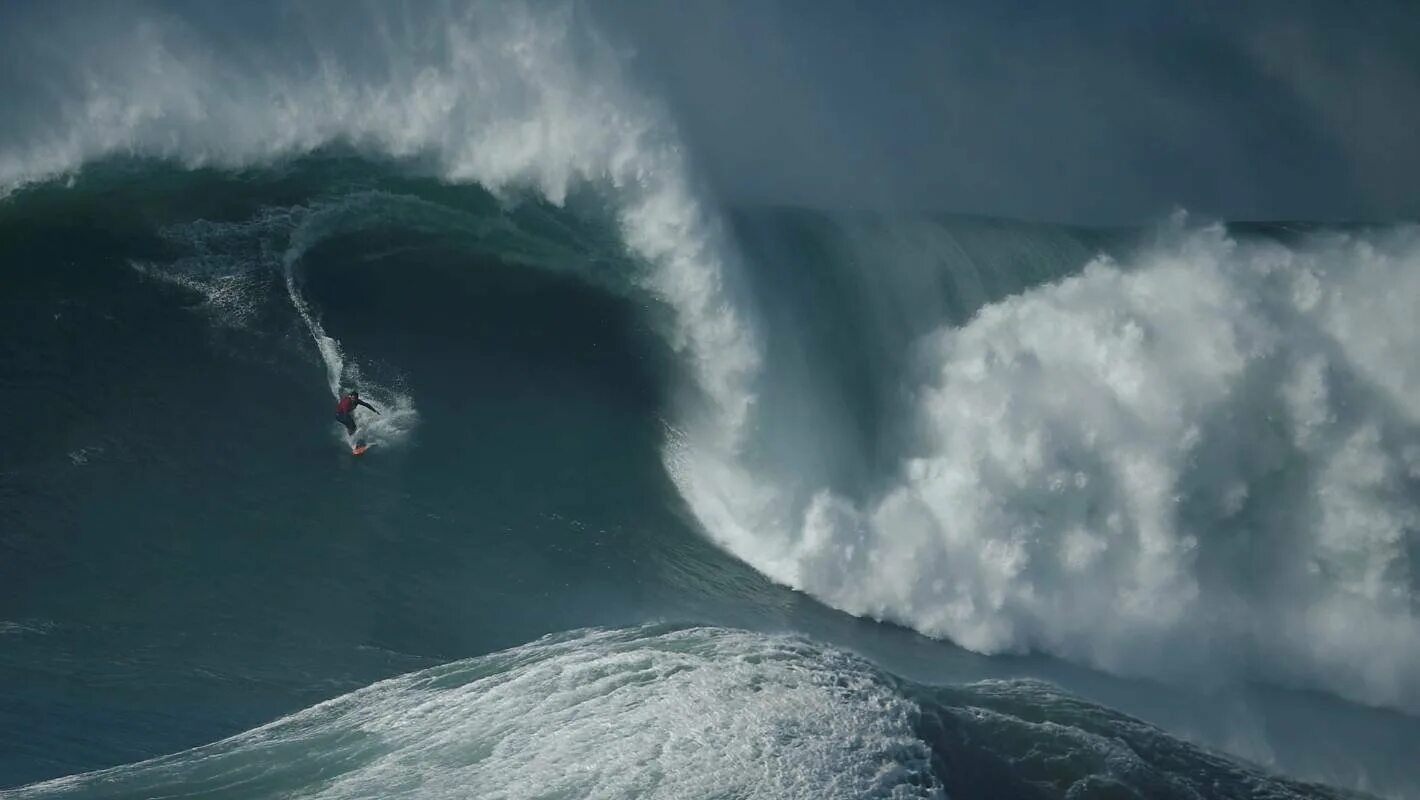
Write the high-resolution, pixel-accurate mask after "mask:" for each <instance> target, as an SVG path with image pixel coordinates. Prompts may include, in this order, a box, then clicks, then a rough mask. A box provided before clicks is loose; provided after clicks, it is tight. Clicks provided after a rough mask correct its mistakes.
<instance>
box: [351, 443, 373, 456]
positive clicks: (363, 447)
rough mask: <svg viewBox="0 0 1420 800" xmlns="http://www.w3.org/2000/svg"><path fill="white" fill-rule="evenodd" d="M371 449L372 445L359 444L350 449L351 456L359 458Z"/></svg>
mask: <svg viewBox="0 0 1420 800" xmlns="http://www.w3.org/2000/svg"><path fill="white" fill-rule="evenodd" d="M369 449H370V445H368V444H366V443H364V442H361V443H360V444H357V445H355V446H354V447H352V448H350V455H352V456H358V455H360V454H361V453H363V452H365V451H366V450H369Z"/></svg>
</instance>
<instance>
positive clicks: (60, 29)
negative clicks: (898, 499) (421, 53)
mask: <svg viewBox="0 0 1420 800" xmlns="http://www.w3.org/2000/svg"><path fill="white" fill-rule="evenodd" d="M539 1H540V0H539ZM459 5H460V2H459V0H444V2H436V1H435V0H428V1H427V2H422V1H421V0H415V2H410V3H405V4H394V3H381V2H371V3H369V4H368V5H361V4H360V3H358V2H356V3H350V2H344V0H340V1H339V2H327V0H292V2H284V3H283V2H253V3H230V2H207V1H206V0H148V2H139V0H133V2H128V3H123V4H108V3H88V2H56V3H50V2H24V1H23V0H15V1H14V2H10V3H0V102H5V103H6V105H5V117H6V118H5V119H0V134H3V135H6V136H8V138H6V141H21V140H23V141H31V140H35V139H40V138H43V137H46V136H50V135H57V134H56V132H55V131H54V130H53V126H52V125H51V124H50V123H49V121H48V120H49V116H48V115H46V114H45V113H43V111H44V110H45V109H47V108H51V107H58V106H60V105H62V104H63V102H64V97H63V96H64V94H65V93H66V92H69V91H71V90H73V89H74V88H75V87H81V86H82V85H83V84H84V82H85V81H88V80H89V79H90V77H91V73H92V70H96V69H97V70H100V71H102V70H104V69H106V67H104V66H103V64H102V63H101V62H97V61H95V60H96V59H97V58H98V56H94V55H91V54H92V53H94V52H95V51H96V50H99V51H103V52H110V51H112V50H114V48H117V47H122V46H124V45H122V44H121V42H123V41H124V39H123V38H122V37H121V36H119V35H117V34H115V33H113V31H114V30H115V29H120V28H125V27H132V26H141V25H142V24H144V19H143V18H144V16H145V15H148V14H152V13H154V12H161V14H162V15H163V16H164V17H165V18H167V17H171V18H182V19H185V20H187V21H188V22H190V25H191V30H192V31H193V32H194V33H195V36H196V37H197V39H198V41H194V42H192V43H191V44H190V48H189V49H190V54H189V55H188V56H184V57H191V58H193V59H196V60H201V61H207V60H212V61H215V62H220V61H221V60H222V59H224V58H225V59H232V60H236V61H243V62H245V63H246V65H247V67H246V68H245V74H250V73H252V72H254V71H255V70H259V69H260V68H262V65H264V64H267V63H268V62H276V61H281V62H291V63H294V64H298V65H299V64H301V63H302V62H306V64H305V67H304V68H306V69H310V68H312V66H311V65H312V64H314V60H313V59H312V58H311V54H312V52H313V51H314V49H315V48H313V47H312V45H311V42H310V41H309V39H310V37H311V36H319V38H320V39H321V40H322V41H321V43H320V47H321V48H322V49H324V50H330V49H331V48H334V49H335V50H336V51H341V50H344V52H345V54H346V57H342V60H344V61H348V62H350V63H349V64H347V65H346V66H347V67H349V68H360V66H361V64H360V62H361V60H362V59H364V58H365V55H364V54H365V48H366V45H367V42H368V40H369V39H370V36H371V34H370V33H369V32H365V31H362V30H361V26H362V25H364V26H366V27H368V24H369V23H368V21H369V20H370V19H371V18H386V19H388V18H403V17H409V16H418V15H433V18H434V19H435V20H437V19H438V18H439V15H442V14H446V13H447V12H448V11H449V9H451V8H457V7H458V6H459ZM495 9H496V6H495ZM577 9H578V17H579V18H581V19H595V20H596V21H597V23H598V27H600V28H601V29H602V30H603V32H604V34H605V36H606V38H607V39H609V40H610V41H612V42H613V43H614V44H616V45H617V46H618V47H621V48H624V49H625V50H626V52H627V53H629V54H631V55H630V56H629V57H630V58H631V63H632V65H633V70H634V71H635V73H636V75H637V77H638V78H639V80H640V81H641V82H642V83H643V84H645V85H646V86H647V87H649V88H650V90H651V91H652V92H653V93H656V94H659V95H661V96H662V97H663V98H664V99H665V102H666V103H667V104H668V105H669V106H670V107H671V109H672V110H673V113H674V116H675V118H676V120H677V121H678V124H679V126H680V128H681V130H682V133H683V135H684V137H685V138H686V140H687V141H688V144H689V148H688V149H689V151H690V153H691V154H692V158H693V159H694V160H695V161H696V162H697V164H698V165H699V167H700V168H701V171H702V173H703V174H704V176H705V177H706V178H707V179H708V180H709V181H710V182H711V183H712V184H713V185H714V186H716V187H717V188H718V189H719V191H720V192H721V193H722V194H723V195H724V196H725V197H726V198H727V199H728V200H730V201H732V202H733V201H749V202H770V203H795V204H807V205H814V206H832V207H855V206H856V207H861V206H870V207H883V206H887V207H905V208H915V209H931V210H945V211H959V212H975V213H983V214H995V215H1005V216H1015V217H1025V218H1034V219H1048V220H1063V221H1081V222H1105V223H1108V222H1139V221H1147V220H1151V219H1157V218H1158V217H1160V216H1162V215H1164V214H1167V213H1168V212H1169V211H1171V210H1172V209H1174V208H1179V207H1182V208H1185V209H1188V210H1190V211H1193V212H1197V213H1199V214H1201V215H1203V216H1205V217H1223V218H1228V219H1279V218H1284V219H1327V220H1337V219H1363V220H1387V219H1394V218H1407V219H1416V218H1420V189H1417V187H1420V144H1417V142H1420V3H1415V2H1391V1H1390V0H1368V1H1367V2H1344V0H1334V1H1333V2H1324V3H1322V2H1306V1H1299V2H1292V1H1285V2H1284V1H1281V0H1279V1H1277V2H1252V3H1232V2H1178V1H1177V0H1078V2H1074V1H1072V2H1054V1H1046V0H1041V1H1040V2H1022V1H1020V0H958V1H957V2H948V1H947V0H941V1H940V2H916V1H914V0H884V1H883V2H868V0H861V1H850V0H584V2H581V3H580V5H578V6H577ZM134 40H135V41H141V37H134ZM341 42H345V43H346V44H348V46H345V47H342V45H341ZM181 49H182V48H179V50H181ZM278 51H279V52H278ZM138 55H139V56H141V54H138ZM410 55H411V57H414V58H417V57H418V54H410ZM86 59H87V60H89V61H95V63H94V64H85V61H86ZM252 65H255V66H252ZM225 69H227V67H224V66H222V65H221V64H220V63H219V64H218V66H216V67H214V68H213V71H214V72H215V73H217V74H221V73H223V71H224V70H225ZM86 70H88V71H87V72H86ZM156 77H160V76H155V78H156ZM16 131H19V133H16ZM0 138H4V137H0ZM0 155H3V154H0Z"/></svg>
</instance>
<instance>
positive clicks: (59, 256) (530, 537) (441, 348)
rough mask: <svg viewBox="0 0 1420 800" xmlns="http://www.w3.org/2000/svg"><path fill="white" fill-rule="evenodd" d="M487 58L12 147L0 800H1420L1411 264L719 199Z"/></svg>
mask: <svg viewBox="0 0 1420 800" xmlns="http://www.w3.org/2000/svg"><path fill="white" fill-rule="evenodd" d="M480 13H485V12H471V14H472V16H471V17H470V19H466V20H463V21H462V23H460V22H459V21H458V20H455V21H454V23H450V24H451V25H452V27H451V28H449V30H450V31H452V32H451V33H449V34H448V35H447V37H446V38H445V39H444V40H443V41H444V45H443V48H444V49H437V48H436V49H435V51H434V55H432V56H430V58H431V59H432V60H431V62H430V63H429V64H425V65H424V67H423V68H422V69H420V70H416V69H412V68H403V67H401V66H400V65H399V64H397V63H394V62H391V64H392V66H390V67H389V68H388V69H384V70H378V71H375V72H372V73H360V74H347V75H340V74H339V73H338V72H337V73H335V77H332V73H331V72H329V71H327V72H325V73H321V74H320V75H319V76H318V77H309V76H307V75H306V73H303V72H299V71H298V72H296V73H293V74H291V75H283V76H281V77H282V78H283V81H284V82H283V81H277V80H276V79H275V78H273V77H271V76H269V75H268V76H266V77H267V78H268V81H267V82H266V83H265V84H263V86H264V88H262V89H260V90H258V89H257V88H253V87H254V86H255V85H256V84H255V82H254V78H253V76H254V75H258V74H264V73H261V72H260V71H261V70H263V69H265V68H266V67H264V66H263V65H262V63H261V62H260V60H259V59H252V60H250V61H243V62H241V63H240V65H239V66H238V67H234V69H235V70H236V73H235V78H233V76H231V75H229V76H227V78H228V79H227V80H225V81H224V82H221V83H220V85H221V87H222V88H221V89H213V88H212V87H213V86H217V85H219V83H218V82H217V81H215V80H213V79H212V78H213V76H212V74H210V72H209V70H211V69H215V68H214V67H212V66H211V65H210V64H209V63H208V62H207V61H204V60H202V59H199V58H196V57H195V56H192V54H191V53H188V52H186V51H183V50H181V49H173V48H168V49H162V48H159V49H158V50H157V51H156V54H155V55H153V56H152V63H148V64H146V65H145V66H144V67H143V68H142V69H130V70H128V71H125V70H124V69H120V68H116V67H115V68H111V69H108V70H99V71H96V72H95V73H94V75H93V77H92V83H91V84H90V85H89V88H88V89H87V91H90V92H92V93H95V94H94V96H93V97H88V99H87V101H85V102H80V101H83V100H84V97H80V98H79V101H76V105H74V106H73V108H77V109H82V113H81V111H74V112H73V113H72V114H69V116H64V114H61V115H60V117H61V119H62V121H63V122H65V123H67V124H68V125H69V126H70V127H68V128H63V130H66V131H68V133H67V134H66V135H65V136H62V137H59V138H58V139H56V140H54V141H50V140H40V139H34V140H33V141H32V142H31V143H30V144H29V145H26V146H19V145H13V144H12V145H10V146H9V147H8V149H6V150H4V151H3V152H0V186H3V190H4V198H3V199H0V415H3V424H0V797H4V798H6V799H7V800H9V799H10V798H14V799H15V800H19V798H50V797H94V798H120V797H131V798H152V797H179V796H192V797H231V798H267V797H332V798H334V797H341V798H345V797H380V798H390V797H433V798H438V797H471V796H476V797H510V798H511V797H598V798H602V797H605V798H612V797H663V798H685V797H717V798H718V797H745V798H749V797H754V798H760V797H762V798H792V797H804V798H835V797H842V798H866V797H885V798H886V797H891V798H908V797H951V798H1002V797H1008V798H1067V797H1068V798H1125V797H1139V798H1175V797H1176V798H1231V797H1236V798H1243V797H1250V798H1255V797H1269V798H1291V797H1299V798H1300V797H1352V796H1358V795H1359V796H1372V795H1373V796H1383V797H1416V796H1420V758H1417V754H1420V603H1417V597H1420V592H1418V591H1417V590H1418V589H1420V569H1417V566H1420V365H1417V363H1416V362H1415V360H1414V358H1413V356H1414V354H1415V353H1416V352H1420V318H1417V316H1416V314H1415V313H1414V308H1415V301H1416V300H1417V298H1420V227H1417V226H1415V225H1409V224H1385V225H1380V224H1377V225H1359V224H1358V225H1350V226H1334V225H1333V226H1325V225H1313V224H1306V223H1295V224H1266V225H1262V224H1224V223H1218V222H1214V221H1209V220H1199V219H1194V218H1191V217H1189V216H1188V215H1186V214H1184V213H1179V214H1178V215H1176V216H1174V217H1173V218H1171V219H1168V220H1161V221H1159V222H1158V223H1157V224H1155V225H1149V226H1143V227H1138V228H1128V229H1125V228H1118V229H1084V228H1073V227H1064V226H1057V225H1046V224H1036V223H1026V222H1015V221H1008V220H997V219H986V218H974V217H967V216H960V215H957V216H951V215H933V214H923V213H910V212H902V211H894V212H874V211H866V210H858V211H825V210H814V209H805V208H786V207H767V206H743V205H734V204H728V203H725V202H722V201H720V200H718V199H717V198H716V197H715V194H714V192H713V191H712V190H710V189H708V188H706V187H705V186H703V185H701V184H700V183H699V182H697V180H696V178H695V172H694V169H693V154H687V153H686V151H685V148H684V147H683V146H682V145H681V144H680V143H679V142H678V140H677V139H676V136H675V126H674V121H673V120H672V119H670V118H669V117H668V115H667V113H666V112H665V111H664V110H663V109H662V108H661V106H659V105H658V104H657V103H656V102H654V98H649V99H648V96H647V94H646V93H645V92H643V91H641V90H639V89H637V88H636V85H635V83H634V81H632V80H631V79H630V78H629V77H628V76H626V75H625V74H623V73H622V72H620V71H619V70H618V69H617V68H615V63H616V62H615V59H614V58H613V57H612V56H610V55H605V54H603V53H602V51H601V50H600V49H598V48H599V47H600V45H599V42H600V40H599V39H597V38H596V37H590V38H585V37H583V36H582V35H581V34H580V33H578V31H581V30H582V28H581V27H580V26H581V22H580V21H579V19H578V18H577V17H576V15H563V14H545V15H544V14H539V13H537V12H534V11H527V12H523V13H520V14H512V15H508V14H504V13H501V12H500V13H499V14H498V15H497V21H496V22H495V21H490V20H489V19H485V18H484V17H480V16H478V15H479V14H480ZM509 16H511V17H514V18H515V19H514V20H513V22H506V21H505V18H506V17H509ZM446 22H447V21H446ZM459 24H464V25H465V26H466V27H465V28H460V27H459ZM499 26H503V27H501V28H500V27H499ZM508 26H512V27H511V28H509V27H508ZM154 31H157V32H156V33H155V32H154ZM133 35H134V36H138V37H140V38H141V37H143V36H157V37H159V39H161V37H162V35H163V34H162V32H161V30H160V28H154V29H152V30H148V31H146V32H144V31H142V30H140V31H139V32H138V33H135V34H133ZM510 43H512V44H510ZM513 44H516V45H518V46H516V47H514V46H513ZM115 52H119V51H118V50H115ZM125 52H126V51H125ZM107 57H108V56H105V55H104V54H103V53H100V54H98V55H97V56H95V58H96V59H98V60H99V62H100V63H105V62H103V59H104V58H107ZM113 58H115V59H118V58H119V57H118V56H113ZM120 62H121V59H120ZM120 62H115V63H120ZM609 64H610V65H611V66H608V65H609ZM330 69H335V68H334V67H330ZM243 70H246V71H245V72H243ZM155 76H161V78H159V77H155ZM302 76H306V77H302ZM273 86H275V87H277V88H275V89H273V88H272V87H273ZM410 87H413V88H412V89H411V88H410ZM393 89H410V91H393ZM414 89H417V90H418V91H414ZM262 92H266V94H263V93H262ZM273 92H274V93H275V95H276V100H275V101H272V99H271V96H270V95H271V93H273ZM81 94H82V92H81ZM99 96H102V97H109V98H113V97H117V98H119V100H115V101H113V102H112V103H110V104H108V105H105V104H104V103H100V102H97V101H96V100H94V97H99ZM135 98H137V99H135ZM125 99H126V100H125ZM258 99H260V100H261V102H260V103H259V104H258V103H257V100H258ZM139 100H142V102H139ZM126 101H131V102H130V103H129V104H128V105H124V102H126ZM86 103H87V104H86ZM255 105H260V106H261V108H262V109H265V110H264V111H263V112H262V113H261V114H257V113H255V112H254V111H253V108H254V107H255ZM110 106H112V107H110ZM60 127H61V128H62V126H60ZM343 388H358V389H359V390H360V392H361V394H362V396H363V397H364V398H365V399H367V400H369V401H371V402H372V403H373V404H374V405H376V406H377V407H378V408H379V409H380V410H381V412H382V413H381V414H380V415H378V416H376V415H373V414H370V413H368V412H365V411H361V412H360V413H359V419H360V420H361V423H362V426H363V430H362V437H363V438H366V439H367V440H368V441H370V442H371V443H372V445H373V446H372V448H371V450H370V451H369V452H368V453H366V454H365V455H363V456H361V457H359V458H352V457H351V455H350V453H349V450H348V446H347V445H346V443H345V440H344V433H343V430H342V429H341V428H340V426H339V425H337V424H336V423H335V422H334V421H333V419H332V416H331V415H332V408H333V406H334V402H335V398H336V396H337V395H338V393H339V392H340V391H341V390H342V389H343Z"/></svg>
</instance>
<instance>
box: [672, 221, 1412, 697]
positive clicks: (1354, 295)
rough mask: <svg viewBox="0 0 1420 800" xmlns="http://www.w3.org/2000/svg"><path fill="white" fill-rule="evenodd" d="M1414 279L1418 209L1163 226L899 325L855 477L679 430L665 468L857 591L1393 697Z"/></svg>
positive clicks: (1190, 674) (1407, 532) (1406, 641)
mask: <svg viewBox="0 0 1420 800" xmlns="http://www.w3.org/2000/svg"><path fill="white" fill-rule="evenodd" d="M1417 297H1420V229H1417V228H1415V227H1402V228H1399V229H1394V230H1390V231H1384V232H1370V233H1357V234H1342V233H1333V234H1318V235H1315V236H1312V237H1310V238H1307V239H1305V240H1302V241H1300V242H1299V243H1297V244H1294V245H1283V244H1279V243H1276V242H1272V241H1238V240H1235V239H1233V238H1231V237H1229V236H1228V235H1227V234H1226V233H1225V232H1224V231H1223V229H1222V228H1220V227H1206V228H1202V229H1190V228H1188V227H1187V226H1186V225H1185V224H1183V223H1181V222H1180V223H1176V224H1175V225H1174V226H1172V227H1171V228H1169V229H1168V230H1166V231H1164V232H1163V233H1162V234H1161V235H1160V240H1159V241H1158V242H1157V243H1156V244H1155V245H1153V246H1151V247H1149V248H1146V250H1145V251H1144V252H1143V253H1142V254H1141V255H1140V256H1138V257H1137V258H1135V259H1133V261H1132V263H1130V264H1128V265H1120V264H1116V263H1113V262H1112V261H1110V260H1108V259H1099V260H1096V261H1094V262H1093V263H1090V264H1089V265H1088V266H1087V267H1086V268H1085V269H1084V271H1083V272H1082V273H1081V274H1079V275H1077V276H1076V277H1072V278H1069V279H1067V280H1064V281H1061V282H1059V283H1056V284H1053V285H1049V286H1045V287H1042V288H1038V289H1034V290H1031V291H1027V292H1025V293H1024V294H1021V295H1018V296H1015V297H1010V298H1007V299H1005V300H1002V301H1000V302H997V303H994V304H991V305H988V306H987V307H985V308H982V309H981V310H980V311H979V312H978V313H977V314H976V316H975V317H974V318H973V319H971V320H970V322H968V323H967V324H966V325H964V326H962V327H960V328H955V327H946V328H943V329H940V330H938V331H937V332H935V333H933V334H931V335H929V336H928V337H926V338H925V339H924V340H923V341H921V342H920V343H919V345H918V347H917V351H918V353H919V357H918V367H919V369H920V370H921V378H920V379H919V380H920V381H921V383H920V385H919V386H918V387H917V389H916V390H915V391H914V392H913V393H912V394H911V397H913V398H915V400H914V404H913V407H912V408H911V409H910V411H909V413H907V414H904V415H903V419H904V420H906V423H905V424H906V430H905V431H904V435H903V436H901V437H900V438H901V440H902V441H905V442H909V443H911V444H910V445H909V449H908V451H906V452H903V453H902V454H901V457H900V461H899V464H900V467H899V472H898V474H896V475H894V476H888V480H887V481H886V483H887V486H886V488H884V489H881V490H880V491H878V492H877V493H876V494H875V496H873V497H870V498H869V499H866V500H862V501H859V500H855V499H853V498H849V497H844V496H841V495H839V494H836V493H834V492H832V491H829V490H826V489H825V490H820V491H818V492H816V493H812V494H811V496H809V497H808V498H807V499H806V500H803V501H799V500H798V499H797V498H796V497H795V495H793V494H791V493H790V492H789V491H788V490H787V489H785V488H784V487H786V486H789V485H791V484H790V483H788V482H787V481H786V480H785V479H783V478H782V477H778V476H774V475H767V476H766V475H764V474H762V473H761V472H759V471H757V470H756V469H755V468H754V467H753V466H752V463H751V462H746V461H726V460H722V459H716V458H713V457H708V456H707V455H706V454H705V453H703V452H696V451H695V450H694V449H693V448H682V449H681V451H680V452H679V454H678V456H677V460H675V461H674V462H673V468H674V474H675V475H676V479H677V482H678V483H679V485H680V486H681V489H682V491H683V492H684V493H685V495H686V497H687V498H688V500H689V501H690V503H691V505H692V507H693V508H694V510H695V511H696V513H697V514H698V516H699V517H700V519H701V520H702V522H704V523H705V524H706V526H707V528H708V529H709V530H710V531H711V532H712V535H714V536H715V537H716V539H717V540H718V541H720V542H721V543H723V544H724V545H725V546H726V547H727V548H729V549H730V550H731V551H732V552H735V553H736V554H738V555H740V556H741V557H743V558H744V559H745V560H747V561H748V562H749V563H751V564H754V565H756V566H757V567H758V568H760V569H761V570H762V571H763V572H765V573H766V574H768V575H770V576H772V577H774V578H776V579H777V580H780V581H782V582H784V583H786V584H788V585H791V586H794V587H797V588H800V589H803V590H805V591H807V592H809V593H811V594H813V595H814V596H816V597H819V598H821V599H823V600H824V601H826V602H828V603H830V604H832V605H834V606H836V607H838V608H841V609H844V610H847V611H849V612H852V613H854V614H860V615H867V616H872V617H876V618H881V619H889V620H894V621H898V622H901V623H903V624H906V625H910V626H912V627H914V628H916V629H917V630H919V631H923V632H925V633H928V634H931V635H934V636H942V637H948V638H951V639H952V640H954V641H957V642H959V643H961V644H964V645H966V646H968V647H970V648H972V649H975V650H978V651H981V652H986V653H999V652H1021V651H1028V650H1037V651H1045V652H1049V653H1053V654H1056V655H1059V656H1063V657H1065V658H1068V659H1071V660H1075V661H1078V662H1082V663H1086V664H1090V665H1093V666H1097V667H1101V668H1104V669H1107V670H1111V671H1116V672H1122V673H1128V674H1135V675H1150V676H1156V677H1162V678H1167V679H1178V680H1185V681H1197V680H1204V681H1215V680H1216V681H1229V680H1266V681H1270V682H1276V683H1283V684H1289V685H1296V686H1305V687H1310V688H1319V689H1324V690H1327V691H1331V692H1334V693H1336V694H1339V695H1342V696H1344V697H1347V698H1350V699H1353V700H1358V701H1361V702H1365V703H1369V704H1375V705H1382V706H1389V707H1393V708H1398V709H1403V710H1406V711H1410V712H1417V711H1420V619H1417V610H1416V608H1417V606H1416V596H1417V589H1416V576H1417V571H1416V569H1415V564H1414V563H1413V559H1414V558H1415V556H1416V554H1417V553H1420V399H1417V398H1420V391H1417V390H1418V389H1420V368H1417V367H1416V365H1415V363H1414V360H1413V358H1411V357H1410V356H1411V354H1413V353H1414V352H1420V323H1417V321H1416V317H1415V315H1414V314H1413V313H1412V309H1413V305H1414V301H1415V299H1416V298H1417Z"/></svg>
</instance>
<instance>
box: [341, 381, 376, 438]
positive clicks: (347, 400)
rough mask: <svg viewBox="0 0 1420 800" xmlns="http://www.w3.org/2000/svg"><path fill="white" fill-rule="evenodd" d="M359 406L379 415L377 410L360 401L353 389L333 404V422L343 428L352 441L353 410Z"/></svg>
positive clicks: (353, 429) (354, 426) (353, 432)
mask: <svg viewBox="0 0 1420 800" xmlns="http://www.w3.org/2000/svg"><path fill="white" fill-rule="evenodd" d="M360 406H364V407H365V408H368V409H370V410H371V411H373V412H375V413H376V414H378V413H380V410H379V409H378V408H375V407H374V406H372V405H370V404H369V403H367V402H365V401H364V400H361V399H360V393H359V392H357V391H354V390H353V389H352V390H351V391H350V393H349V394H346V395H342V396H341V398H340V401H339V402H337V403H336V404H335V421H336V422H339V423H340V424H341V425H344V426H345V432H346V433H347V434H349V435H350V438H351V439H352V440H353V439H354V438H355V428H356V425H355V409H356V408H359V407H360Z"/></svg>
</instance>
